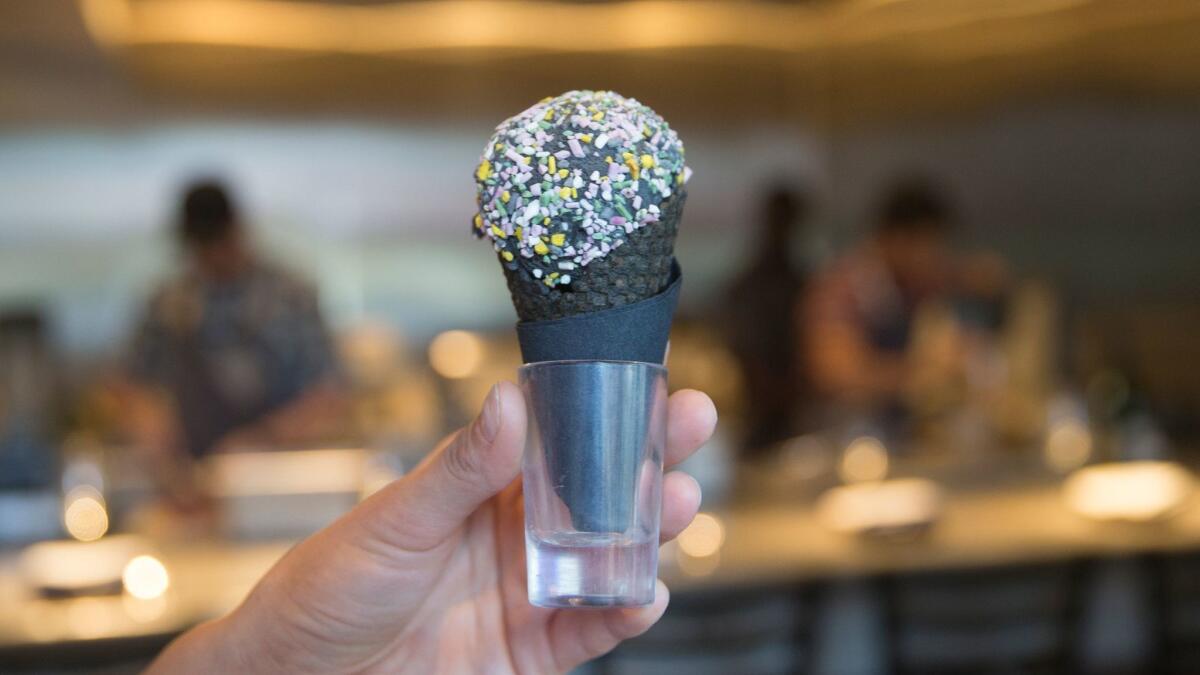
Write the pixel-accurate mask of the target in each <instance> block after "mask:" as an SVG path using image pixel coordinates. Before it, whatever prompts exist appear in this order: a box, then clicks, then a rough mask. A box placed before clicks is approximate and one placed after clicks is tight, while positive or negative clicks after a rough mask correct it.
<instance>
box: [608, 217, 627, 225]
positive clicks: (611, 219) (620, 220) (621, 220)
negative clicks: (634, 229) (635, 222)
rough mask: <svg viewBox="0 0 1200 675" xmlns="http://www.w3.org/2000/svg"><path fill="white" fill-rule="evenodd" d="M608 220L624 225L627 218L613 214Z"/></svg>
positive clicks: (614, 223)
mask: <svg viewBox="0 0 1200 675" xmlns="http://www.w3.org/2000/svg"><path fill="white" fill-rule="evenodd" d="M608 222H610V223H612V224H613V225H624V224H625V219H624V218H622V217H621V216H613V217H612V218H609V219H608Z"/></svg>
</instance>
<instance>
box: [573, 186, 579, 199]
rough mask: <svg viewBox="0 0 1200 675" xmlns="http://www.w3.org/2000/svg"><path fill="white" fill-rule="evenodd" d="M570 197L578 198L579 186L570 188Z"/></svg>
mask: <svg viewBox="0 0 1200 675" xmlns="http://www.w3.org/2000/svg"><path fill="white" fill-rule="evenodd" d="M571 199H579V188H571Z"/></svg>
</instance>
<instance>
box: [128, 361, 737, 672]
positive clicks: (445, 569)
mask: <svg viewBox="0 0 1200 675" xmlns="http://www.w3.org/2000/svg"><path fill="white" fill-rule="evenodd" d="M668 406H669V407H668V420H669V421H668V431H667V449H666V463H667V464H668V465H670V464H676V463H678V462H680V461H682V460H683V459H684V458H686V457H687V456H688V455H690V454H692V453H693V452H694V451H695V450H696V449H697V448H698V447H700V445H702V444H703V443H704V442H705V441H706V440H707V439H708V438H709V436H711V435H712V432H713V428H714V427H715V425H716V420H717V415H716V410H715V408H714V407H713V404H712V402H711V401H710V400H709V399H708V397H707V396H705V395H704V394H701V393H699V392H696V391H681V392H678V393H676V394H675V395H674V396H672V397H671V398H670V401H669V403H668ZM525 421H526V417H525V402H524V398H523V397H522V395H521V393H520V391H519V390H518V389H517V387H516V386H514V385H513V384H511V383H507V382H502V383H500V384H498V385H497V386H496V387H494V388H493V389H492V391H491V393H490V394H489V396H488V399H487V401H486V403H485V404H484V409H483V412H482V413H481V414H480V416H479V418H477V419H476V420H475V421H474V422H473V423H472V424H471V425H470V426H469V427H467V428H466V429H463V430H461V431H459V432H458V433H457V434H455V435H453V436H451V437H450V438H449V439H448V440H447V441H445V442H443V443H442V444H441V446H439V447H438V448H437V449H436V450H435V451H434V452H433V453H432V454H431V455H430V456H429V458H427V459H426V460H425V461H424V462H422V463H421V465H420V466H418V467H417V468H416V469H414V470H413V472H412V473H410V474H409V475H407V476H405V477H404V478H402V479H400V480H398V481H396V482H395V483H393V484H392V485H390V486H388V487H386V488H384V489H383V490H381V491H380V492H378V493H376V494H375V495H373V496H372V497H371V498H370V499H368V500H366V501H365V502H363V503H362V504H361V505H359V506H358V508H356V509H354V510H353V511H351V512H350V513H349V514H347V515H346V516H344V517H343V518H341V519H340V520H338V521H337V522H336V523H334V524H333V525H331V526H330V527H328V528H327V529H325V530H323V531H321V532H319V533H317V534H316V535H314V536H312V537H311V538H309V539H307V540H306V541H304V542H302V543H301V544H299V545H298V546H296V548H294V549H293V550H292V551H291V552H290V553H288V554H287V555H286V556H284V558H283V559H282V560H280V561H279V562H278V563H277V564H276V565H275V567H274V568H273V569H272V570H271V571H270V572H269V573H268V574H267V575H266V577H264V578H263V580H262V581H261V582H260V583H259V585H258V586H257V587H256V588H255V589H254V591H253V592H252V593H251V594H250V596H249V597H248V598H247V600H246V602H245V603H244V604H243V605H242V606H241V607H239V608H238V609H237V610H236V611H234V612H233V613H232V614H231V615H229V616H228V617H226V618H224V619H221V620H218V621H216V622H213V623H209V624H206V625H204V626H201V627H199V628H197V629H196V630H194V631H192V632H190V633H188V634H187V635H185V636H184V637H183V638H181V639H180V640H178V641H177V642H176V643H175V644H173V645H172V646H171V647H170V648H168V649H167V651H166V652H164V654H163V655H162V656H161V657H160V658H159V660H158V661H157V662H156V663H155V664H154V666H153V667H152V668H151V671H152V672H162V673H167V672H171V673H176V672H280V673H342V672H412V673H483V672H487V673H552V672H564V671H567V670H570V669H571V668H574V667H575V666H577V665H579V664H581V663H583V662H585V661H588V660H589V659H593V658H595V657H597V656H600V655H602V654H604V653H606V652H608V651H609V650H611V649H612V648H613V647H615V646H616V645H617V644H618V643H619V642H620V641H621V640H624V639H626V638H630V637H633V636H635V635H638V634H640V633H642V632H643V631H645V630H646V629H647V628H649V627H650V626H651V625H652V624H653V623H654V622H655V621H657V620H658V618H659V617H660V616H662V613H663V611H664V610H665V609H666V605H667V590H666V587H665V586H663V585H662V583H661V582H659V584H658V588H657V593H656V597H655V602H654V604H653V605H652V606H650V607H645V608H639V609H608V610H567V611H563V610H551V609H543V608H539V607H534V606H532V605H530V604H529V601H528V599H527V597H526V586H525V547H524V529H523V528H524V513H523V502H522V496H521V483H520V480H518V474H519V473H520V463H521V452H522V449H523V448H524V446H525ZM699 506H700V488H699V486H698V485H697V484H696V481H695V480H693V479H692V478H691V477H690V476H688V475H686V474H683V473H680V472H673V473H668V474H667V475H666V476H665V477H664V481H663V512H662V538H663V540H664V541H666V540H669V539H671V538H673V537H675V535H677V534H678V533H679V532H680V531H681V530H683V528H684V527H686V526H687V525H688V523H690V522H691V520H692V518H693V517H694V516H695V514H696V510H697V509H698V508H699Z"/></svg>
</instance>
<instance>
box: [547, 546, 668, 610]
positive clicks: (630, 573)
mask: <svg viewBox="0 0 1200 675" xmlns="http://www.w3.org/2000/svg"><path fill="white" fill-rule="evenodd" d="M525 554H526V558H527V562H526V567H527V569H528V572H529V601H530V602H532V603H533V604H535V605H537V606H538V607H555V608H572V607H579V608H582V607H597V608H607V607H644V606H646V605H649V604H652V603H653V602H654V584H655V579H656V577H657V571H658V542H657V541H654V540H652V539H650V538H643V539H640V540H639V539H633V538H630V537H628V536H625V535H621V534H611V533H595V532H570V533H560V534H556V535H554V537H553V538H551V539H540V540H539V539H537V538H536V537H535V536H533V535H532V534H528V535H527V536H526V538H525Z"/></svg>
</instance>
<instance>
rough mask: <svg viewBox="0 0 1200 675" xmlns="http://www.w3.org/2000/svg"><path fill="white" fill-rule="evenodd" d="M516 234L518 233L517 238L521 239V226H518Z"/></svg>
mask: <svg viewBox="0 0 1200 675" xmlns="http://www.w3.org/2000/svg"><path fill="white" fill-rule="evenodd" d="M516 234H517V239H520V238H521V228H519V227H518V228H517V230H516Z"/></svg>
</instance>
